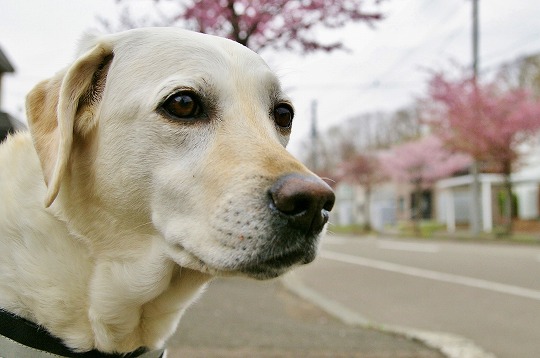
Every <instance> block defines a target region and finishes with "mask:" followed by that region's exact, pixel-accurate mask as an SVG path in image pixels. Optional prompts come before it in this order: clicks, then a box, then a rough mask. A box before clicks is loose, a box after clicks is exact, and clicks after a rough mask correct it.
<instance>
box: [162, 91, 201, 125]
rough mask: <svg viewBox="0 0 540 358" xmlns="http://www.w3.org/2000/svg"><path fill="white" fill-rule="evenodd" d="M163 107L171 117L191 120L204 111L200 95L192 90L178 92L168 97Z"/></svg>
mask: <svg viewBox="0 0 540 358" xmlns="http://www.w3.org/2000/svg"><path fill="white" fill-rule="evenodd" d="M161 108H163V110H164V111H165V112H166V113H167V114H168V115H169V116H171V117H173V118H178V119H183V120H190V119H195V118H196V117H198V116H199V115H200V114H201V113H202V106H201V101H200V100H199V97H197V95H195V94H194V93H191V92H178V93H175V94H173V95H172V96H170V97H169V98H167V100H166V101H165V102H164V103H163V104H162V106H161Z"/></svg>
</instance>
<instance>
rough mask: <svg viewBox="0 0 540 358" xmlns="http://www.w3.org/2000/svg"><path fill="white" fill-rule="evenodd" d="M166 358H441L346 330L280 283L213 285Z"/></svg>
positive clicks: (402, 342) (409, 343)
mask: <svg viewBox="0 0 540 358" xmlns="http://www.w3.org/2000/svg"><path fill="white" fill-rule="evenodd" d="M168 347H169V348H168V351H169V355H168V357H169V358H180V357H182V358H191V357H194V358H197V357H201V358H202V357H205V358H206V357H362V358H404V357H410V358H442V357H444V356H443V355H442V354H441V353H439V352H438V351H435V350H432V349H430V348H428V347H426V346H424V345H422V344H421V343H418V342H416V341H413V340H408V339H405V338H403V337H400V336H397V335H392V334H388V333H383V332H379V331H376V330H371V329H366V328H362V327H358V326H351V325H347V324H345V323H343V322H341V321H338V320H336V319H335V318H333V317H332V316H330V315H328V314H326V313H325V312H323V311H322V310H321V309H320V308H318V307H317V306H315V305H313V304H311V303H309V302H307V301H305V300H303V299H301V298H299V297H298V296H295V295H294V294H292V293H291V292H290V291H289V290H287V289H286V288H285V287H284V286H283V284H282V282H281V281H280V280H273V281H265V282H258V281H253V280H248V279H238V278H234V279H233V278H230V279H229V278H228V279H219V280H216V281H214V282H213V283H212V284H211V286H210V288H209V289H208V291H207V292H206V293H205V294H204V295H203V297H202V298H201V299H200V301H199V302H197V303H196V304H195V305H194V306H192V307H191V308H190V309H189V310H188V312H187V313H186V314H185V316H184V318H183V319H182V321H181V322H180V327H179V329H178V331H177V334H176V335H175V336H174V337H173V338H171V339H170V341H169V344H168Z"/></svg>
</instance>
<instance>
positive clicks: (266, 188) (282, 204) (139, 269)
mask: <svg viewBox="0 0 540 358" xmlns="http://www.w3.org/2000/svg"><path fill="white" fill-rule="evenodd" d="M83 50H84V51H85V52H84V54H82V55H81V56H80V57H79V58H78V59H77V60H76V61H75V62H74V63H73V64H72V65H71V66H70V67H69V68H67V69H66V70H65V71H62V72H60V73H58V74H57V75H55V76H54V77H52V78H51V79H49V80H46V81H43V82H41V83H39V84H38V85H37V86H36V87H35V88H34V89H33V90H32V91H31V92H30V94H29V95H28V98H27V113H28V121H29V127H30V132H29V133H19V134H17V135H14V136H12V137H10V138H8V139H7V140H6V142H5V143H4V144H3V145H2V146H1V147H0V165H1V168H2V170H1V171H0V253H1V255H0V308H1V310H2V315H3V317H4V318H2V320H4V322H5V321H6V320H13V321H14V322H11V323H9V325H11V324H13V325H16V324H18V323H17V322H20V321H22V322H23V323H24V324H27V325H28V326H36V327H37V326H39V327H42V329H41V331H43V330H44V331H45V332H46V333H47V334H50V336H51V337H52V338H53V339H58V341H59V342H60V344H61V345H63V346H64V347H65V349H66V350H68V351H69V352H70V353H69V355H68V354H67V353H56V354H58V355H61V356H63V355H66V356H71V354H72V353H73V352H88V351H93V352H94V353H95V354H98V352H105V353H120V354H126V353H129V354H130V356H138V355H139V353H140V354H142V355H144V354H146V353H144V352H146V351H148V350H154V349H160V348H161V347H163V345H164V342H165V341H166V340H167V338H168V337H169V336H170V335H171V334H173V332H174V331H175V329H176V327H177V325H178V322H179V320H180V316H181V315H182V313H183V312H184V310H185V309H186V307H187V306H188V305H189V304H190V303H191V302H192V301H193V300H194V299H195V298H196V297H197V295H198V294H199V293H200V292H201V290H202V289H203V288H204V286H205V285H206V283H207V282H208V281H209V280H210V279H211V278H212V277H213V276H216V275H221V276H223V275H225V276H227V275H244V276H247V277H252V278H256V279H267V278H273V277H277V276H279V275H281V274H282V273H284V272H285V271H287V270H288V269H289V268H291V267H293V266H295V265H297V264H304V263H308V262H310V261H312V260H313V259H314V257H315V255H316V251H317V246H318V241H319V236H320V234H321V232H322V231H323V228H324V226H325V224H326V222H327V219H328V212H329V211H330V210H331V208H332V205H333V202H334V195H333V193H332V191H331V189H330V188H329V187H328V186H327V185H326V184H325V183H324V182H323V181H322V180H321V179H319V178H318V177H316V176H315V175H314V174H313V173H311V172H310V171H309V170H308V169H306V168H305V167H304V166H303V165H302V164H301V163H300V162H298V161H297V160H296V159H294V158H293V157H292V156H291V155H290V154H289V153H288V152H287V151H286V150H285V148H284V147H285V145H286V144H287V141H288V138H289V134H290V131H291V125H292V120H293V106H292V105H291V103H290V101H289V99H288V98H287V97H286V96H285V95H284V94H283V93H282V90H281V88H280V84H279V82H278V80H277V79H276V76H275V75H274V74H273V73H272V72H271V71H270V69H269V68H268V66H267V65H266V64H265V63H264V62H263V60H262V59H261V58H260V57H259V56H258V55H256V54H255V53H253V52H252V51H250V50H249V49H247V48H245V47H243V46H241V45H239V44H237V43H235V42H233V41H229V40H226V39H222V38H218V37H213V36H208V35H203V34H198V33H193V32H188V31H184V30H180V29H174V28H148V29H137V30H130V31H127V32H123V33H119V34H113V35H107V36H103V37H99V38H94V39H86V41H85V43H84V44H83ZM0 321H1V320H0ZM6 325H8V324H6V323H4V326H6ZM0 326H1V325H0ZM4 328H5V327H4ZM37 330H38V331H39V330H40V329H37ZM6 332H7V333H6ZM10 332H11V330H10V329H4V332H1V334H2V339H3V341H2V342H4V341H7V342H8V343H12V344H13V343H14V341H15V340H16V339H15V338H13V337H9V334H10ZM6 335H8V337H7V338H6V337H5V336H6ZM31 335H32V334H31V333H26V334H23V336H31ZM23 338H25V337H23ZM26 338H28V337H26ZM23 340H24V339H23ZM2 342H0V343H1V344H0V356H2V357H5V358H9V351H10V349H11V350H15V351H16V349H17V346H18V345H21V344H22V345H24V343H22V342H20V341H19V342H15V347H13V346H11V347H8V348H5V344H7V343H5V342H4V343H2ZM7 345H8V346H9V344H7ZM29 345H30V344H29ZM2 349H5V350H7V351H8V353H6V352H5V351H4V352H2ZM31 349H36V350H37V351H39V350H40V347H33V348H31ZM54 349H57V348H54ZM54 349H53V350H54ZM58 349H60V348H58ZM58 349H57V350H56V351H55V352H58ZM55 352H53V353H55ZM73 354H75V353H73ZM142 355H141V356H142ZM12 356H17V354H15V355H12ZM19 356H21V357H22V356H23V355H19ZM24 356H26V355H24ZM74 356H75V355H74ZM148 356H149V355H148Z"/></svg>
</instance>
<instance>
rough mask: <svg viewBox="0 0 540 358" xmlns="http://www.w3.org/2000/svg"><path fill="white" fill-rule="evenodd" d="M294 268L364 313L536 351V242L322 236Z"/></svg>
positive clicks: (502, 351)
mask: <svg viewBox="0 0 540 358" xmlns="http://www.w3.org/2000/svg"><path fill="white" fill-rule="evenodd" d="M296 274H297V275H298V277H299V278H300V280H301V281H302V282H303V283H304V284H305V285H306V286H308V287H310V288H311V289H313V290H315V291H317V292H319V293H320V294H321V295H323V296H325V297H327V298H328V299H330V300H333V301H335V302H338V303H340V304H342V305H343V306H345V307H346V308H348V309H350V310H352V311H354V312H357V313H359V314H360V315H362V316H364V317H366V318H367V319H368V320H370V321H373V322H376V323H381V324H389V325H398V326H404V327H410V328H414V329H422V330H428V331H436V332H446V333H452V334H456V335H459V336H463V337H465V338H468V339H471V340H473V341H474V342H475V343H476V344H477V345H479V346H480V347H482V348H483V349H485V350H486V351H488V352H491V353H493V354H494V355H496V356H497V357H499V358H513V357H522V358H526V357H530V358H536V357H540V247H537V246H525V245H512V244H494V243H490V244H483V243H460V242H447V241H427V240H405V239H390V238H375V237H370V238H352V237H351V238H347V237H340V236H327V237H326V238H325V239H324V243H323V248H322V251H321V253H320V256H319V258H318V259H317V260H315V262H314V263H312V264H310V265H306V266H304V267H301V268H299V269H298V270H297V271H296Z"/></svg>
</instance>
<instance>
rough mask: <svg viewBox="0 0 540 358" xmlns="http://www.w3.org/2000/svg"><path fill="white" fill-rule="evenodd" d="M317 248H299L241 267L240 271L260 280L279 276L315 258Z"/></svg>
mask: <svg viewBox="0 0 540 358" xmlns="http://www.w3.org/2000/svg"><path fill="white" fill-rule="evenodd" d="M315 253H316V250H309V251H307V252H306V251H305V250H298V251H293V252H289V253H286V254H283V255H279V256H275V257H272V258H269V259H265V260H261V261H256V262H254V263H252V264H249V265H247V266H245V267H243V268H241V269H240V272H241V273H243V274H245V275H247V276H249V277H252V278H255V279H259V280H266V279H271V278H275V277H278V276H280V275H282V274H283V273H285V272H286V271H288V270H289V269H290V268H292V267H294V266H296V265H303V264H308V263H310V262H312V261H313V260H314V259H315Z"/></svg>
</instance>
